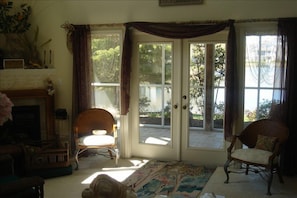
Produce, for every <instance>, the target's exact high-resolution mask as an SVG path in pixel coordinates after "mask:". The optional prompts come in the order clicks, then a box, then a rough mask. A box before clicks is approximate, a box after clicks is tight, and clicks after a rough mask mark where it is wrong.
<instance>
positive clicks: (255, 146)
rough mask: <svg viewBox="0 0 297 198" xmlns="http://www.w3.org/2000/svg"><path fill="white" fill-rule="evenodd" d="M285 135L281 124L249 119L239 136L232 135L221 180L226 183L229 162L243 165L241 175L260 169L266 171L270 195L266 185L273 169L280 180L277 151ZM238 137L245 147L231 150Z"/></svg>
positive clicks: (259, 171)
mask: <svg viewBox="0 0 297 198" xmlns="http://www.w3.org/2000/svg"><path fill="white" fill-rule="evenodd" d="M288 135H289V131H288V128H287V127H286V126H285V125H283V123H281V122H278V121H274V120H270V119H263V120H258V121H255V122H252V123H251V124H250V125H248V126H247V127H246V128H245V129H244V130H243V131H242V132H241V133H240V135H235V136H233V139H232V142H231V145H230V147H229V148H228V149H227V152H228V159H227V161H226V163H225V165H224V170H225V173H226V175H227V179H226V181H225V183H228V182H229V173H230V172H231V171H230V170H229V165H230V163H231V162H232V161H237V162H240V163H242V164H245V165H246V167H245V174H248V171H249V170H252V171H254V172H256V173H263V171H264V172H265V173H267V174H268V179H267V183H268V187H267V195H271V192H270V187H271V183H272V179H273V174H274V173H275V172H276V173H277V174H278V176H279V180H280V182H281V183H283V182H284V181H283V178H282V175H281V171H280V168H279V154H280V151H281V147H282V145H283V144H284V143H285V141H286V140H287V138H288ZM238 140H239V141H240V142H241V143H242V144H244V145H246V146H247V148H240V149H234V145H235V143H236V141H238Z"/></svg>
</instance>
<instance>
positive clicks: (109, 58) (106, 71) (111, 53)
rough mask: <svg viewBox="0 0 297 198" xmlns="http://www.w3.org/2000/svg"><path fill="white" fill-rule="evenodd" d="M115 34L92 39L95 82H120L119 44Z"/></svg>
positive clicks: (95, 36)
mask: <svg viewBox="0 0 297 198" xmlns="http://www.w3.org/2000/svg"><path fill="white" fill-rule="evenodd" d="M119 42H120V41H119V38H118V35H117V34H107V35H104V36H102V35H100V34H99V35H98V34H94V35H93V37H92V61H93V70H94V74H95V82H101V83H115V82H118V83H119V82H120V43H119Z"/></svg>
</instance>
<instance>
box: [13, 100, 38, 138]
mask: <svg viewBox="0 0 297 198" xmlns="http://www.w3.org/2000/svg"><path fill="white" fill-rule="evenodd" d="M12 117H13V120H12V124H11V126H10V130H9V132H10V134H11V135H12V136H13V137H14V138H15V140H16V141H17V142H26V141H38V142H40V141H41V128H40V118H41V117H40V106H39V105H25V106H14V107H12Z"/></svg>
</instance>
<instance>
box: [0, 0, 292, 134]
mask: <svg viewBox="0 0 297 198" xmlns="http://www.w3.org/2000/svg"><path fill="white" fill-rule="evenodd" d="M22 1H25V2H28V3H29V4H30V5H31V6H32V10H33V13H32V17H31V21H32V28H31V31H32V30H33V29H34V28H36V26H39V29H40V34H39V42H40V43H42V42H44V41H46V40H47V39H49V38H51V39H52V42H51V43H50V44H49V45H48V46H47V48H48V49H51V50H53V53H54V60H53V61H54V67H55V68H54V69H49V70H36V71H32V70H28V71H23V70H15V71H0V90H1V89H21V88H36V87H38V88H39V87H43V86H44V82H43V81H44V79H46V78H47V77H50V78H52V80H53V81H54V84H55V87H56V96H55V97H56V108H61V107H62V108H66V109H67V111H68V112H69V113H70V115H71V94H72V90H71V89H72V55H71V53H70V52H69V51H68V49H67V47H66V32H65V30H64V29H63V28H61V25H62V24H64V23H65V22H69V23H72V24H108V23H125V22H130V21H151V22H152V21H154V22H188V21H202V20H225V19H235V20H236V19H254V18H279V17H297V0H204V3H203V4H202V5H187V6H169V7H159V5H158V0H22ZM66 128H67V127H66ZM68 128H69V129H65V131H69V130H70V124H68Z"/></svg>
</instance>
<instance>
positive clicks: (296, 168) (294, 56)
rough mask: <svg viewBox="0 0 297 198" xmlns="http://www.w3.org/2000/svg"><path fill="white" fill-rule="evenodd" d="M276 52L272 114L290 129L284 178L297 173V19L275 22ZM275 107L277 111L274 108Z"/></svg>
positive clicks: (285, 156)
mask: <svg viewBox="0 0 297 198" xmlns="http://www.w3.org/2000/svg"><path fill="white" fill-rule="evenodd" d="M278 41H279V42H278V49H277V65H276V72H275V79H277V80H275V83H277V85H275V88H276V89H275V92H274V100H273V101H274V103H275V105H274V110H275V111H276V112H274V115H275V114H276V115H278V118H279V119H281V120H282V121H284V122H285V123H286V124H287V125H288V127H289V130H290V135H289V139H288V141H287V143H286V145H285V149H284V151H283V153H282V159H281V163H282V169H283V172H284V173H285V174H287V175H296V174H297V152H296V151H297V144H296V143H297V125H296V121H295V116H296V112H297V103H296V101H297V91H296V90H297V78H296V76H297V18H283V19H279V21H278ZM275 107H277V108H275Z"/></svg>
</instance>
